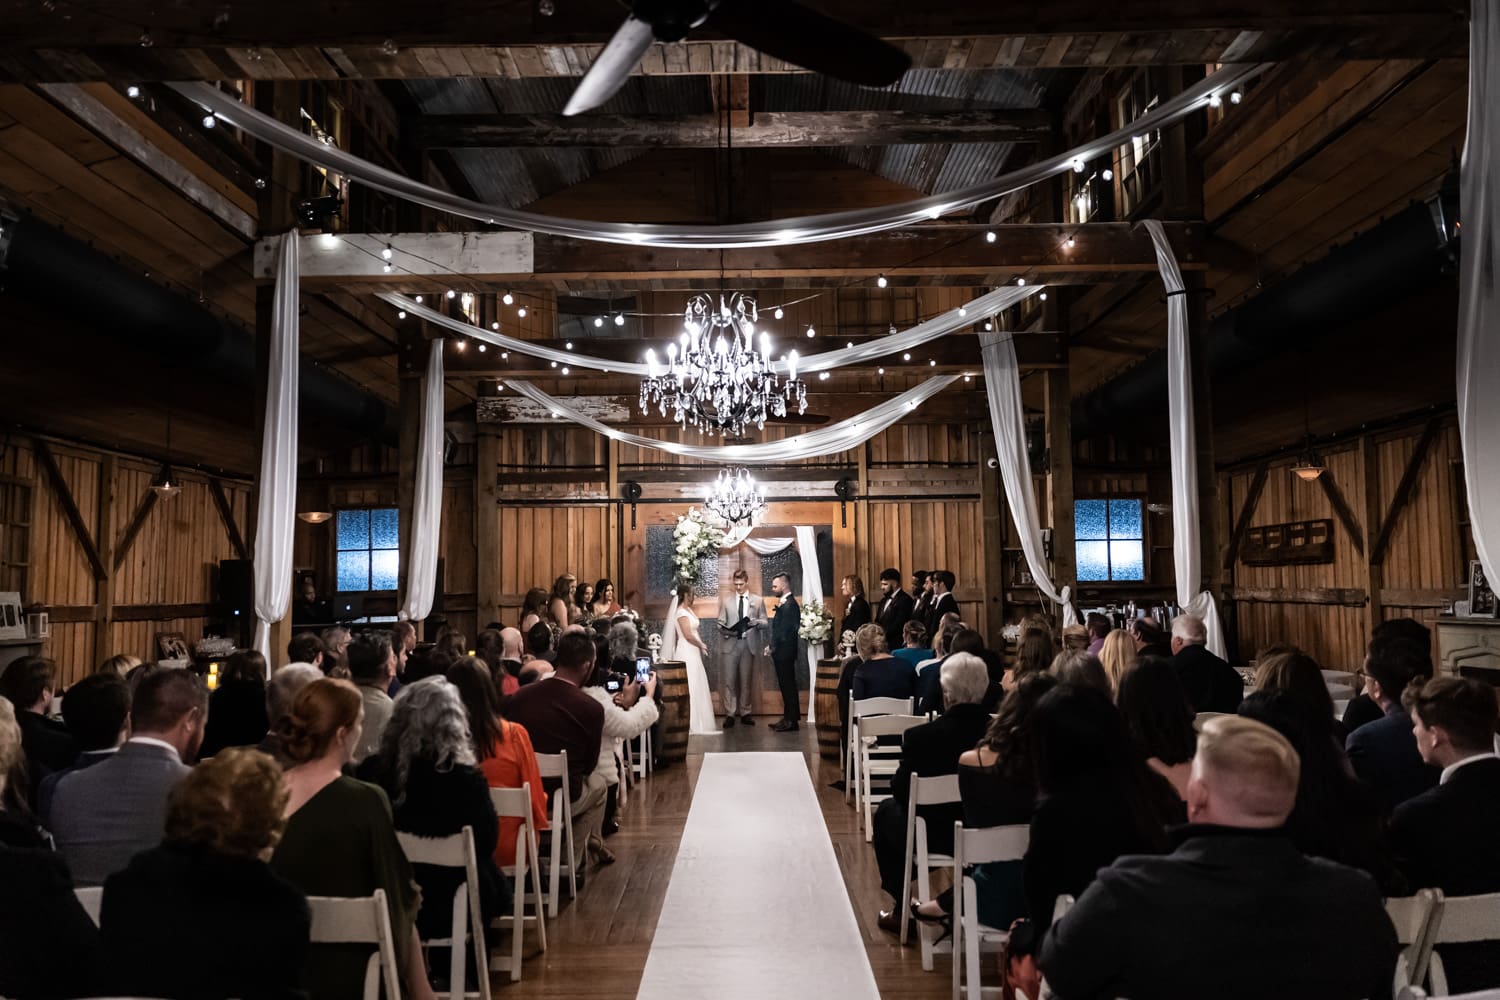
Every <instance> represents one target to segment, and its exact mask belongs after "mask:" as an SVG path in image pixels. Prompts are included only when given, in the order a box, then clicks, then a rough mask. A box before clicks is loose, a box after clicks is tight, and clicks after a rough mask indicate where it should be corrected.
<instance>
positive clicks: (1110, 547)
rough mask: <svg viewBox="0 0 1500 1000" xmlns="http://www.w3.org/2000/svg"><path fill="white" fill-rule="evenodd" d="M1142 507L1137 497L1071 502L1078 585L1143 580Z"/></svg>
mask: <svg viewBox="0 0 1500 1000" xmlns="http://www.w3.org/2000/svg"><path fill="white" fill-rule="evenodd" d="M1141 507H1142V502H1141V500H1140V498H1139V497H1137V498H1134V499H1128V500H1075V501H1074V502H1073V531H1074V538H1075V540H1076V542H1077V556H1078V579H1079V581H1080V582H1082V581H1115V582H1117V581H1125V580H1145V579H1146V540H1145V535H1144V534H1143V525H1142V518H1141Z"/></svg>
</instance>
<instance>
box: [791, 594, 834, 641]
mask: <svg viewBox="0 0 1500 1000" xmlns="http://www.w3.org/2000/svg"><path fill="white" fill-rule="evenodd" d="M832 635H833V615H832V614H831V613H829V611H828V609H827V608H825V607H823V602H822V601H808V602H807V603H806V604H804V605H803V606H802V624H801V625H799V626H798V627H797V637H798V638H799V639H806V640H807V641H808V642H809V643H811V644H812V645H814V646H818V645H821V644H823V643H825V642H827V641H828V639H829V637H830V636H832Z"/></svg>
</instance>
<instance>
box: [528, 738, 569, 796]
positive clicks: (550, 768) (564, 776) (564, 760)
mask: <svg viewBox="0 0 1500 1000" xmlns="http://www.w3.org/2000/svg"><path fill="white" fill-rule="evenodd" d="M536 770H537V774H538V775H540V776H541V777H543V778H559V779H561V780H562V793H563V794H562V798H561V799H558V798H556V797H555V796H554V797H553V800H552V801H553V804H556V803H557V802H562V803H564V804H566V803H568V802H572V801H573V792H572V789H570V788H569V787H568V751H566V750H560V751H558V752H557V753H539V754H537V755H536Z"/></svg>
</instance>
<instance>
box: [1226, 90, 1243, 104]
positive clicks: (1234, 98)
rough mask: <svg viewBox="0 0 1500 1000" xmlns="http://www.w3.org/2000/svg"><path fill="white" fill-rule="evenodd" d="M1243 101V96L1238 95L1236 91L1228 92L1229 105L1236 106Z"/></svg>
mask: <svg viewBox="0 0 1500 1000" xmlns="http://www.w3.org/2000/svg"><path fill="white" fill-rule="evenodd" d="M1244 99H1245V95H1244V94H1242V93H1240V92H1239V91H1238V90H1231V91H1230V92H1229V103H1230V104H1238V103H1240V102H1241V101H1243V100H1244Z"/></svg>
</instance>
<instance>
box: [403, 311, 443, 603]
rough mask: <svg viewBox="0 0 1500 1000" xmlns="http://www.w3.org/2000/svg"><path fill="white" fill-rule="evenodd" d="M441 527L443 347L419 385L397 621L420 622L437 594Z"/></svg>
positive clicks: (437, 343)
mask: <svg viewBox="0 0 1500 1000" xmlns="http://www.w3.org/2000/svg"><path fill="white" fill-rule="evenodd" d="M442 526H443V341H442V340H441V339H437V340H434V341H433V342H432V346H431V347H430V348H429V350H428V353H427V376H426V378H424V379H423V380H422V427H421V434H420V436H419V438H418V441H417V489H416V498H415V500H414V501H413V505H412V518H411V549H410V551H409V552H408V558H409V559H410V560H411V561H410V562H409V563H408V564H407V571H406V603H405V604H403V605H402V606H401V610H400V612H399V614H398V615H397V617H399V618H401V619H403V620H407V621H421V620H422V619H424V618H426V617H427V615H428V613H429V612H430V611H431V610H432V600H433V597H434V596H435V595H436V594H437V564H438V549H439V548H440V547H441V544H442V537H441V536H442Z"/></svg>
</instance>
